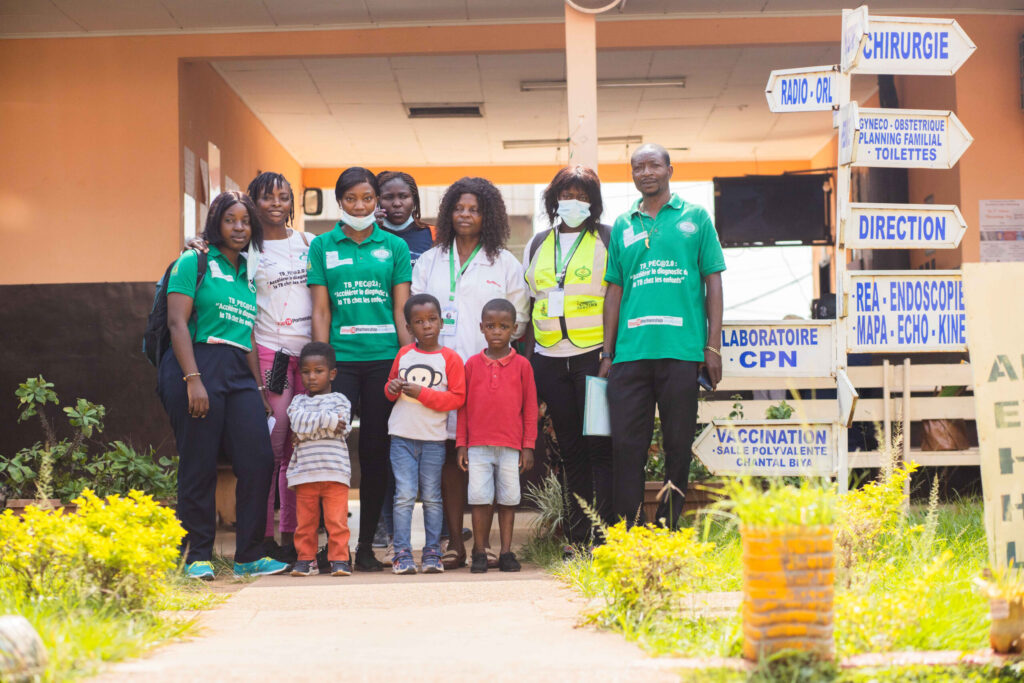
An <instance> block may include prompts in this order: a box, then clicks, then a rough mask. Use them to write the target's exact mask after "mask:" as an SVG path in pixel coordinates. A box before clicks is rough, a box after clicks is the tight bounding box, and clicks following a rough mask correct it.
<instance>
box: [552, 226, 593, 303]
mask: <svg viewBox="0 0 1024 683" xmlns="http://www.w3.org/2000/svg"><path fill="white" fill-rule="evenodd" d="M586 233H587V230H586V228H584V229H583V230H580V234H579V236H578V237H577V238H576V241H575V242H573V243H572V249H570V250H569V256H568V257H566V259H565V261H562V237H561V234H555V278H556V279H557V280H558V288H559V289H562V288H563V287H564V286H565V271H566V269H567V268H568V267H569V262H570V261H572V257H573V256H575V255H576V250H577V249H578V248H579V246H580V242H582V241H583V236H584V235H585V234H586Z"/></svg>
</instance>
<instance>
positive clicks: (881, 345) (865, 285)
mask: <svg viewBox="0 0 1024 683" xmlns="http://www.w3.org/2000/svg"><path fill="white" fill-rule="evenodd" d="M846 291H847V297H848V298H847V308H848V311H849V325H848V327H849V337H848V338H847V349H848V350H849V351H850V352H851V353H870V352H875V353H895V352H908V353H910V352H922V351H965V350H966V349H967V329H966V321H965V309H964V288H963V282H962V281H961V277H960V271H955V270H951V271H940V270H936V271H931V272H927V271H924V272H922V271H916V270H915V271H899V270H886V271H861V272H850V273H848V274H847V290H846Z"/></svg>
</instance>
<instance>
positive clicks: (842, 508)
mask: <svg viewBox="0 0 1024 683" xmlns="http://www.w3.org/2000/svg"><path fill="white" fill-rule="evenodd" d="M916 469H917V463H914V462H909V463H900V464H899V465H897V466H895V467H892V468H891V469H885V470H883V472H882V476H881V477H880V478H879V479H877V480H875V481H871V482H868V483H867V484H864V485H863V486H861V487H860V488H858V489H854V490H852V491H849V492H847V493H844V494H843V495H842V496H840V497H839V510H838V514H837V515H836V555H837V556H838V559H839V563H840V565H841V566H842V567H843V568H845V569H847V570H850V569H852V568H853V567H854V566H855V565H858V564H861V563H865V562H871V561H873V560H875V559H877V558H878V557H879V556H880V555H881V554H882V553H883V551H884V550H885V547H886V545H887V544H888V543H889V542H890V541H891V540H893V539H894V538H897V537H898V536H900V535H902V534H906V533H917V532H918V531H920V529H916V528H915V529H908V528H907V524H906V516H905V514H904V513H905V509H906V504H907V499H906V497H905V495H904V493H903V488H904V485H905V484H906V482H907V481H908V480H909V479H910V475H911V474H913V472H914V470H916Z"/></svg>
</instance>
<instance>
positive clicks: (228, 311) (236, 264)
mask: <svg viewBox="0 0 1024 683" xmlns="http://www.w3.org/2000/svg"><path fill="white" fill-rule="evenodd" d="M203 239H204V240H205V241H206V243H207V244H209V254H208V255H207V258H206V271H205V272H204V273H202V279H201V280H200V277H199V276H200V273H199V258H198V252H195V251H192V250H189V251H186V252H185V253H184V254H182V255H181V257H180V258H179V259H178V262H177V263H176V264H175V265H174V268H172V269H171V274H170V277H169V279H168V281H167V327H168V329H169V330H170V334H171V350H172V351H173V353H166V354H164V357H163V358H162V359H161V360H160V370H159V372H160V376H159V381H158V383H157V391H158V393H159V394H160V399H161V401H162V402H163V404H164V409H165V410H166V411H167V414H168V415H169V416H170V418H171V427H172V429H173V430H174V438H175V441H176V443H177V447H178V455H179V461H178V508H177V512H178V519H180V520H181V525H182V526H183V527H184V528H185V531H186V532H187V534H188V535H187V536H186V537H185V539H184V540H183V542H182V543H183V546H182V547H183V548H185V549H186V553H187V554H186V557H185V562H186V573H187V574H188V575H189V576H191V577H193V578H197V579H206V580H209V579H212V578H213V565H212V564H211V560H212V559H213V540H214V534H215V531H216V519H217V510H216V505H215V493H216V486H217V456H218V454H219V453H220V451H221V450H222V449H223V450H224V451H225V453H226V455H227V456H228V458H229V459H230V460H231V465H232V468H233V469H234V473H235V476H236V477H237V478H238V486H237V488H236V489H235V492H236V499H235V504H236V510H237V530H236V535H235V573H236V574H238V575H245V576H261V575H264V574H278V573H280V572H283V571H284V570H285V569H287V568H288V565H286V564H284V563H283V562H278V561H277V560H272V559H270V558H269V557H262V554H263V552H262V551H263V531H264V527H265V526H266V522H267V507H266V506H267V495H268V494H269V491H270V477H271V473H272V471H273V468H274V454H273V451H272V450H271V446H270V432H269V430H268V428H267V422H266V416H267V415H268V414H269V413H270V406H269V404H268V403H267V399H266V396H265V395H264V394H262V393H261V390H262V389H263V387H262V386H258V384H259V383H260V382H259V361H258V360H257V357H256V351H255V349H256V344H255V342H254V341H253V322H254V321H255V320H256V289H255V287H251V286H250V285H249V278H248V277H247V269H246V257H245V253H244V252H245V251H246V250H248V249H249V248H250V244H252V245H253V247H254V248H255V249H257V250H258V249H261V248H262V245H263V229H262V227H261V225H260V222H259V219H258V218H257V216H256V206H255V204H253V202H252V200H251V199H250V198H249V197H248V196H247V195H244V194H242V193H241V192H224V193H223V194H220V195H218V196H217V197H216V198H215V199H214V200H213V202H212V203H211V204H210V212H209V214H208V216H207V219H206V226H205V228H204V230H203ZM197 281H199V287H198V288H197V287H196V282H197Z"/></svg>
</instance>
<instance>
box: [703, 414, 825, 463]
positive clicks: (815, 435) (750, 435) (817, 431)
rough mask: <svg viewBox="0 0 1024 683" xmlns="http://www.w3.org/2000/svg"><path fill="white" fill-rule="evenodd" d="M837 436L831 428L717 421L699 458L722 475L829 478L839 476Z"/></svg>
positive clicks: (813, 424) (822, 424)
mask: <svg viewBox="0 0 1024 683" xmlns="http://www.w3.org/2000/svg"><path fill="white" fill-rule="evenodd" d="M836 433H837V430H836V429H835V426H834V425H833V424H832V423H831V422H810V423H807V422H803V421H801V420H771V421H767V422H766V421H756V420H735V421H719V420H714V421H712V423H711V424H709V425H708V426H707V427H705V428H704V431H703V432H701V435H700V436H699V437H697V440H696V441H694V442H693V454H694V455H696V456H697V457H698V458H699V459H700V461H701V462H702V463H704V466H705V467H707V468H708V470H710V471H711V473H712V474H717V475H723V474H731V475H749V476H756V477H785V476H800V475H805V476H806V475H811V476H826V477H827V476H830V475H831V474H832V473H833V472H834V471H835V454H836V452H837V448H838V443H837V441H836V439H837V436H836Z"/></svg>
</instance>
